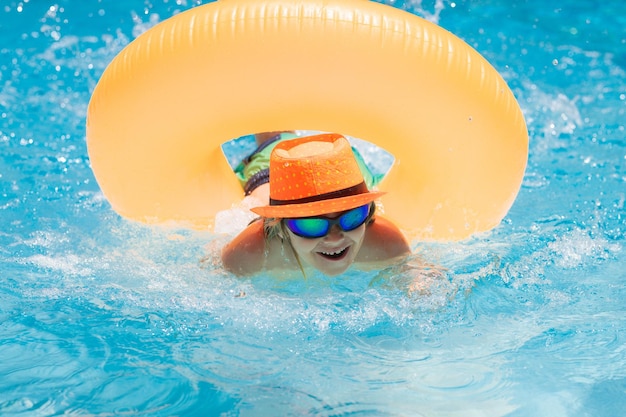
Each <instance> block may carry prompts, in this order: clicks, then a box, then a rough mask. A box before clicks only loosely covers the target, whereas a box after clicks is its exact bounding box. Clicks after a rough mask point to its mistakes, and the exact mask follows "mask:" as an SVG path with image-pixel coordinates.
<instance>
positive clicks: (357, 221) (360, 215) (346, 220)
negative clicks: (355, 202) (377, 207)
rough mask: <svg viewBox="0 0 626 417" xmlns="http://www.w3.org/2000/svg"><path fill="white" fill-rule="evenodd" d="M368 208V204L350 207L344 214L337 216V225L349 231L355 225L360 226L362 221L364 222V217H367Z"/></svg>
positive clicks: (355, 226) (354, 227)
mask: <svg viewBox="0 0 626 417" xmlns="http://www.w3.org/2000/svg"><path fill="white" fill-rule="evenodd" d="M369 208H370V206H369V204H366V205H364V206H361V207H357V208H355V209H352V210H350V211H349V212H347V213H346V214H344V215H342V216H341V217H339V225H340V226H341V228H342V229H343V230H344V232H349V231H350V230H354V229H356V228H357V227H359V226H361V225H362V224H363V222H365V219H367V215H368V214H369V212H370V210H369Z"/></svg>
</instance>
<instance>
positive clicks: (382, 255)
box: [357, 216, 411, 262]
mask: <svg viewBox="0 0 626 417" xmlns="http://www.w3.org/2000/svg"><path fill="white" fill-rule="evenodd" d="M410 253H411V248H410V246H409V242H408V241H407V239H406V237H405V236H404V234H403V233H402V231H401V230H400V229H399V228H398V227H397V226H396V225H395V224H394V223H392V222H391V221H390V220H388V219H386V218H384V217H382V216H376V218H375V220H374V222H373V223H372V224H370V225H369V226H367V229H366V230H365V237H364V239H363V245H362V246H361V250H360V251H359V255H358V257H357V261H359V262H378V261H386V260H390V259H393V258H398V257H400V256H406V255H409V254H410Z"/></svg>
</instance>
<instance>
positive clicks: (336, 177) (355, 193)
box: [251, 133, 385, 218]
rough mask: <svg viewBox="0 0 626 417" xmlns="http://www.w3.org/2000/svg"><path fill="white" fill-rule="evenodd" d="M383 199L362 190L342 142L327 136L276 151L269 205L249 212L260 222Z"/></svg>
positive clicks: (297, 141) (295, 142)
mask: <svg viewBox="0 0 626 417" xmlns="http://www.w3.org/2000/svg"><path fill="white" fill-rule="evenodd" d="M383 194H385V193H384V192H370V191H369V190H368V188H367V185H365V182H364V181H363V174H362V173H361V170H360V169H359V165H358V163H357V161H356V159H355V158H354V154H353V153H352V148H351V147H350V143H349V142H348V140H347V139H346V138H344V137H343V136H341V135H338V134H334V133H327V134H322V135H315V136H308V137H304V138H298V139H293V140H287V141H284V142H281V143H279V144H278V145H276V147H275V148H274V150H273V151H272V154H271V156H270V205H269V206H261V207H255V208H252V209H251V210H252V211H253V212H255V213H256V214H258V215H260V216H263V217H274V218H293V217H311V216H319V215H322V214H328V213H337V212H341V211H345V210H350V209H353V208H355V207H359V206H362V205H364V204H367V203H371V202H372V201H374V200H376V199H377V198H378V197H380V196H381V195H383Z"/></svg>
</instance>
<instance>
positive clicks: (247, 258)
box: [222, 221, 265, 275]
mask: <svg viewBox="0 0 626 417" xmlns="http://www.w3.org/2000/svg"><path fill="white" fill-rule="evenodd" d="M222 263H223V265H224V268H226V269H227V270H228V271H230V272H232V273H234V274H236V275H250V274H254V273H256V272H259V271H260V270H261V269H263V265H264V263H265V235H264V234H263V222H262V221H255V222H254V223H252V224H250V225H249V226H248V227H246V228H245V229H244V230H243V231H242V232H241V233H239V234H238V235H237V236H235V238H234V239H233V240H231V241H230V242H229V243H228V244H226V245H225V246H224V247H223V248H222Z"/></svg>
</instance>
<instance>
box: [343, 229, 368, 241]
mask: <svg viewBox="0 0 626 417" xmlns="http://www.w3.org/2000/svg"><path fill="white" fill-rule="evenodd" d="M366 227H367V226H365V225H362V226H360V227H358V228H356V229H355V230H352V231H350V232H344V233H345V234H346V236H347V237H349V238H350V239H352V240H353V241H354V242H355V244H357V245H360V244H361V242H363V238H364V237H365V228H366Z"/></svg>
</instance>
